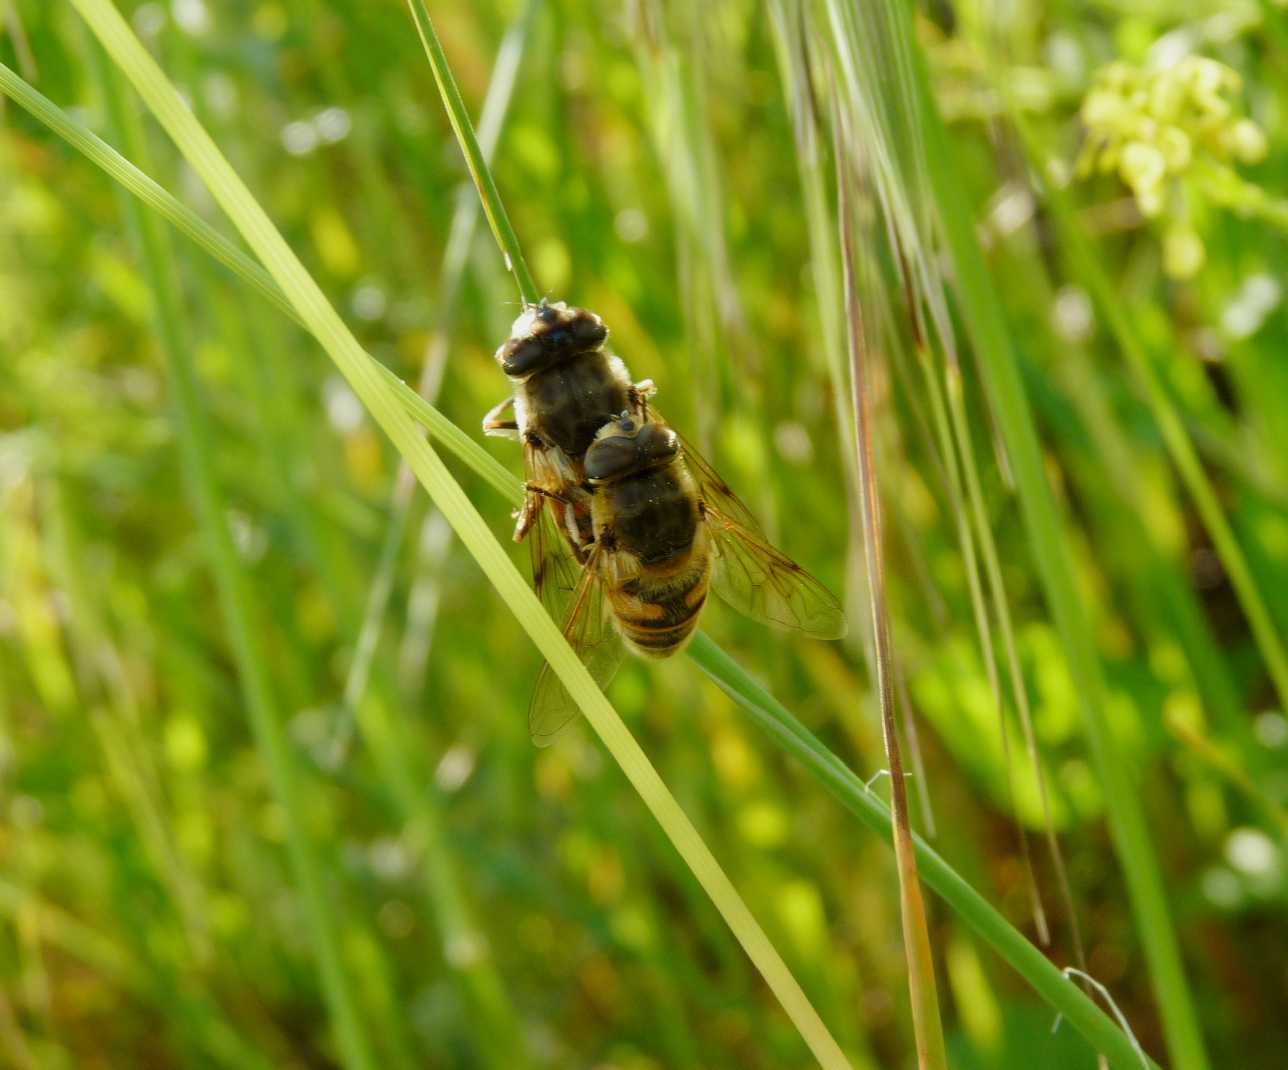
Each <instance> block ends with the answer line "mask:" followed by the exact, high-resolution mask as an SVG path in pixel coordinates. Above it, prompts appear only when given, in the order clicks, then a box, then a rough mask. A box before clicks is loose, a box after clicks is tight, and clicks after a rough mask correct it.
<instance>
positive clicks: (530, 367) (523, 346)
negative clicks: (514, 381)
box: [496, 338, 545, 376]
mask: <svg viewBox="0 0 1288 1070" xmlns="http://www.w3.org/2000/svg"><path fill="white" fill-rule="evenodd" d="M544 358H545V349H544V348H543V347H542V345H541V343H540V342H538V341H537V340H536V339H535V338H521V339H511V340H510V341H509V342H506V343H505V345H503V346H502V347H501V348H500V349H498V350H497V351H496V362H497V363H498V364H500V365H501V370H502V371H503V372H505V374H506V375H510V376H520V375H529V374H531V373H532V372H534V371H536V370H537V369H538V368H539V367H540V366H541V364H542V362H543V360H544Z"/></svg>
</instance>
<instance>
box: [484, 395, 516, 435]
mask: <svg viewBox="0 0 1288 1070" xmlns="http://www.w3.org/2000/svg"><path fill="white" fill-rule="evenodd" d="M513 411H514V395H513V394H512V395H510V397H508V398H506V399H505V400H504V401H502V402H500V403H498V404H496V405H494V406H493V407H492V408H491V410H489V412H488V414H487V415H486V416H484V417H483V434H485V435H495V436H498V437H500V438H518V437H519V422H518V421H517V420H516V419H515V418H514V417H513V416H509V417H507V416H506V415H505V414H506V413H507V412H511V413H512V412H513Z"/></svg>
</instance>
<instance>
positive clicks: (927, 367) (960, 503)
mask: <svg viewBox="0 0 1288 1070" xmlns="http://www.w3.org/2000/svg"><path fill="white" fill-rule="evenodd" d="M917 351H918V357H919V363H920V365H921V369H922V375H923V377H924V379H925V382H926V388H927V389H926V392H927V393H928V394H929V395H930V402H931V412H932V413H933V416H934V424H935V434H936V437H937V439H938V444H939V449H940V452H941V453H942V454H943V458H944V467H945V469H946V472H945V479H946V486H947V490H948V495H949V500H950V503H951V505H952V509H953V513H954V515H955V516H956V520H957V541H958V544H959V545H960V546H961V549H962V561H963V563H964V564H965V566H966V582H967V586H968V587H969V589H970V600H971V608H972V611H973V613H974V616H975V631H976V633H977V634H978V635H979V642H980V653H981V655H982V657H983V661H984V671H985V674H986V676H987V677H988V686H989V694H991V695H992V696H993V703H994V705H996V707H997V723H998V734H999V736H1000V739H1001V744H1002V765H1003V768H1004V771H1005V779H1006V794H1007V802H1008V803H1009V804H1010V808H1011V812H1012V813H1013V814H1014V816H1015V830H1016V835H1017V838H1018V839H1019V842H1020V856H1021V859H1022V861H1023V864H1024V873H1025V879H1026V881H1027V883H1028V885H1029V899H1030V906H1031V908H1032V911H1033V924H1034V927H1035V928H1036V930H1037V934H1038V941H1039V942H1040V943H1041V944H1042V946H1043V947H1046V946H1047V945H1049V944H1050V943H1051V933H1050V929H1049V927H1048V926H1047V918H1046V910H1045V909H1044V907H1043V904H1042V896H1041V894H1040V893H1039V890H1038V883H1037V874H1036V873H1035V872H1034V870H1033V853H1032V851H1031V850H1030V849H1029V840H1028V834H1027V833H1026V832H1025V829H1024V824H1023V822H1022V821H1021V820H1020V815H1019V811H1018V809H1017V807H1016V803H1015V781H1014V777H1013V776H1012V773H1011V742H1010V730H1009V728H1008V726H1007V723H1006V703H1005V700H1004V699H1003V697H1002V684H1001V680H1000V679H999V678H998V671H997V658H996V655H995V653H994V649H993V633H992V627H991V625H990V623H989V619H988V602H987V601H986V600H985V597H984V588H983V581H982V580H981V578H980V567H979V554H978V553H977V552H976V549H975V543H976V539H975V537H974V536H972V534H971V529H970V520H969V514H968V512H967V507H966V503H965V501H964V500H963V498H964V495H965V488H964V487H963V486H962V482H963V480H962V474H961V465H959V457H958V453H959V450H958V448H957V447H956V446H955V445H954V443H953V438H952V431H951V430H950V422H949V418H948V406H947V405H946V404H945V402H944V396H943V395H944V391H943V388H942V387H941V386H940V383H939V377H938V376H937V375H936V373H935V369H934V368H933V367H932V365H931V362H930V353H929V351H928V350H927V348H926V345H925V340H924V338H920V337H919V339H918V344H917ZM948 367H950V368H951V367H955V366H954V365H951V364H949V365H948ZM961 460H962V462H963V463H964V462H965V458H961ZM1012 671H1014V670H1012ZM1079 965H1082V963H1081V962H1079Z"/></svg>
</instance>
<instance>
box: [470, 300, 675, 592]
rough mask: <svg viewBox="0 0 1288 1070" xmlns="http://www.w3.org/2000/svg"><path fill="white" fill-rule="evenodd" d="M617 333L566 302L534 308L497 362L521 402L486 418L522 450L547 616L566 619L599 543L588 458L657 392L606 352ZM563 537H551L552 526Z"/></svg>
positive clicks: (528, 529) (525, 531)
mask: <svg viewBox="0 0 1288 1070" xmlns="http://www.w3.org/2000/svg"><path fill="white" fill-rule="evenodd" d="M607 338H608V328H607V327H605V326H604V321H603V320H602V319H600V318H599V317H598V316H597V315H595V313H593V312H590V311H588V310H587V309H583V308H569V307H568V305H566V304H565V303H564V302H562V301H559V302H556V303H555V304H549V303H547V302H546V301H542V302H540V303H539V304H533V305H528V306H527V307H526V308H524V310H523V312H522V313H521V314H520V315H519V317H518V318H517V319H516V320H515V321H514V325H513V326H512V327H511V330H510V337H509V339H507V340H506V342H505V343H504V344H502V345H501V347H500V348H499V349H498V350H497V351H496V361H497V363H498V364H499V365H500V366H501V370H502V371H503V372H505V374H506V375H507V376H508V377H509V379H510V381H511V382H512V383H513V384H514V393H513V394H512V395H511V396H510V397H508V398H506V399H505V400H504V401H502V402H501V403H500V404H499V405H497V406H496V407H495V408H494V409H492V411H491V412H489V413H488V414H487V415H486V416H485V417H484V418H483V431H484V433H486V434H489V435H501V436H505V437H510V438H517V439H518V440H519V441H521V442H522V443H523V463H524V472H525V476H526V483H525V487H526V490H527V494H526V497H525V500H524V504H523V507H522V508H521V509H520V510H519V511H518V513H517V514H516V516H517V523H516V524H515V528H514V538H515V541H516V542H519V541H522V540H523V539H524V538H527V537H528V536H529V535H531V538H530V539H529V540H528V541H529V545H530V546H531V553H532V579H533V585H534V586H535V587H536V589H537V593H538V595H540V596H541V599H542V601H543V602H545V604H546V606H547V608H548V609H549V610H550V611H551V613H553V614H556V615H557V614H558V613H559V612H561V611H562V603H563V602H564V601H565V600H566V598H567V596H568V595H569V594H571V591H572V588H573V586H574V585H575V572H576V569H575V566H574V564H573V561H572V559H571V558H570V557H569V554H568V553H564V552H562V544H566V545H567V547H568V549H569V552H570V553H571V556H572V557H573V558H575V559H576V561H577V562H579V563H580V562H584V561H585V558H586V547H587V546H588V544H589V543H590V541H591V540H592V538H593V533H592V524H591V515H590V488H589V487H588V485H587V483H586V474H585V455H586V450H587V449H589V447H590V445H591V443H592V442H593V441H594V440H595V435H596V434H597V433H598V432H599V430H600V428H602V427H603V426H604V424H605V423H607V422H609V421H611V420H612V419H614V418H615V417H616V416H617V414H619V413H622V412H627V413H630V414H632V416H633V417H635V418H639V419H642V418H643V415H644V412H645V409H646V405H647V399H648V397H649V396H650V395H651V394H652V393H653V384H652V383H651V382H649V381H648V380H645V381H644V382H640V383H632V382H631V377H630V374H629V373H628V372H627V370H626V365H624V364H623V363H622V361H621V359H620V358H618V357H616V356H615V355H613V354H612V353H610V352H608V350H607V349H605V348H604V343H605V341H606V340H607ZM547 517H548V518H549V520H550V521H552V522H553V525H554V527H555V528H556V529H557V531H558V535H559V536H561V538H560V537H552V533H551V532H549V531H548V530H547V528H546V523H545V518H547Z"/></svg>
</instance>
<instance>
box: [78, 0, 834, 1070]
mask: <svg viewBox="0 0 1288 1070" xmlns="http://www.w3.org/2000/svg"><path fill="white" fill-rule="evenodd" d="M73 3H74V5H75V7H76V9H77V10H78V11H79V12H80V13H81V14H82V16H83V17H84V18H85V19H86V21H87V22H88V23H89V24H90V26H91V28H92V29H93V30H94V32H95V34H96V35H97V36H98V38H99V40H100V41H101V42H102V43H103V45H104V47H105V48H106V49H107V51H108V53H109V54H110V55H111V56H112V58H113V59H114V60H115V61H116V63H117V65H118V66H119V67H120V68H121V69H122V70H123V71H124V72H125V74H126V75H127V77H129V78H130V80H131V82H132V83H133V84H134V86H135V88H136V90H138V92H139V94H140V96H142V97H143V99H144V101H145V102H146V103H147V105H148V107H149V108H150V109H151V110H152V112H153V114H154V115H155V116H156V118H157V120H158V121H159V122H160V123H161V125H162V126H163V127H164V128H165V129H166V131H167V133H169V134H170V136H171V137H172V138H173V140H174V141H175V143H176V145H177V146H178V147H179V149H180V151H181V152H182V153H183V154H184V156H185V157H186V158H187V160H188V162H189V163H190V164H191V165H192V167H193V169H194V170H195V171H196V172H197V174H198V175H199V176H200V177H201V178H202V180H203V181H204V182H205V183H206V185H207V187H208V188H209V189H210V192H211V194H212V195H213V196H214V197H215V199H216V200H217V201H218V202H219V203H220V205H221V207H223V209H224V211H225V212H226V213H227V215H228V216H229V218H230V219H231V220H232V222H233V224H234V225H235V226H236V227H237V228H238V230H239V231H240V232H241V233H242V236H243V237H244V238H245V239H246V241H247V244H249V245H250V247H251V248H252V249H253V250H254V251H255V252H256V254H257V255H259V257H260V259H261V261H262V262H263V263H264V264H265V266H266V267H267V268H268V270H269V272H270V274H272V275H273V277H274V279H275V280H276V281H277V283H278V285H279V286H280V287H281V289H282V291H283V292H284V293H286V294H287V296H288V297H289V298H290V300H291V303H292V304H293V305H294V306H295V308H296V311H297V312H298V313H299V316H300V319H301V320H302V321H303V322H304V323H305V324H306V326H307V327H308V328H309V330H310V331H311V333H312V334H313V335H314V337H315V338H317V340H318V342H319V343H320V344H321V345H322V347H323V348H324V349H325V350H326V351H327V353H328V355H330V357H331V358H332V360H334V361H335V363H336V366H337V367H338V368H339V370H340V371H341V373H342V374H343V375H344V376H345V378H346V379H347V380H348V382H349V385H350V386H351V387H352V389H353V390H354V392H355V393H356V394H357V395H358V397H359V399H360V400H361V401H362V402H363V404H364V405H365V406H366V408H367V411H368V412H370V413H371V415H372V417H373V418H374V419H375V420H376V422H377V423H378V424H379V425H380V426H381V428H382V429H383V430H384V431H385V433H386V434H387V435H388V436H389V438H390V439H391V440H392V441H393V443H394V446H395V447H396V448H397V449H398V451H399V452H400V453H401V454H402V455H403V457H405V458H406V459H407V462H408V464H409V465H410V466H411V468H412V471H413V472H415V474H416V477H417V478H418V479H419V480H420V482H421V484H422V485H423V486H424V487H425V489H426V490H427V491H428V492H429V494H430V496H431V498H433V500H434V501H435V503H436V504H437V505H438V507H439V508H440V509H441V510H442V512H443V514H444V516H445V517H447V519H448V522H449V523H450V524H451V525H452V527H453V529H454V530H455V532H456V534H457V536H458V537H459V538H460V540H461V542H462V543H463V544H464V545H465V546H466V548H467V549H468V550H469V551H470V553H471V554H472V555H473V557H474V558H475V560H476V561H477V562H478V564H479V566H480V567H481V568H482V570H483V572H484V574H485V575H486V576H487V578H488V580H489V581H490V582H491V584H492V586H493V587H494V588H495V589H496V591H497V593H498V594H499V595H500V596H501V598H502V600H503V601H504V602H505V603H506V605H507V606H508V607H509V608H510V609H511V611H512V612H513V613H514V614H515V616H516V618H517V619H518V620H519V623H520V624H521V625H522V626H523V628H524V630H525V631H527V632H528V635H529V636H530V638H531V639H532V641H533V642H534V643H535V644H536V646H537V648H538V649H539V650H540V651H541V653H542V654H543V655H544V656H545V658H546V660H547V661H548V662H549V663H550V666H551V668H552V670H553V671H554V672H556V673H557V674H558V676H559V678H560V680H561V681H562V682H563V683H564V685H565V687H567V689H568V691H569V693H570V694H571V695H572V696H573V697H574V699H575V700H576V701H577V703H578V705H579V706H580V707H581V709H582V711H583V712H584V713H585V715H586V718H587V720H588V721H589V722H590V725H591V727H592V728H593V729H594V731H595V732H596V734H597V735H598V736H599V737H600V739H601V740H602V741H603V743H604V745H605V747H606V748H607V749H608V751H609V752H610V754H612V756H613V758H614V759H615V760H616V761H617V763H618V764H619V765H620V766H621V767H622V771H623V772H624V773H625V774H626V776H627V778H628V779H629V780H630V781H631V783H632V785H633V786H634V787H635V790H636V791H637V792H638V793H639V794H640V797H641V798H642V799H643V800H644V802H645V804H646V805H647V806H648V808H649V810H650V811H651V812H652V813H653V815H654V817H655V818H656V819H657V821H658V823H659V824H660V825H661V826H662V828H663V829H664V831H665V832H666V833H667V836H668V838H669V839H670V840H671V842H672V844H673V845H674V846H675V848H676V849H677V851H679V853H680V855H681V856H682V857H683V858H684V860H685V862H686V864H687V865H688V866H689V867H690V869H691V870H692V871H693V873H694V876H695V877H697V879H698V881H699V883H701V885H702V887H703V889H704V890H705V891H706V893H707V895H708V896H709V897H710V898H711V901H712V902H713V904H714V905H715V906H716V908H717V909H718V910H719V911H720V913H721V914H722V916H723V917H724V918H725V921H726V922H727V923H728V924H729V926H730V928H731V929H732V930H733V932H734V934H735V935H736V936H737V938H738V940H739V942H740V943H741V944H742V946H743V948H744V949H745V950H746V952H747V954H748V955H749V957H750V958H751V959H752V961H753V962H754V963H755V964H756V967H757V968H758V969H759V970H760V972H761V974H762V976H764V978H765V980H766V982H767V983H768V984H769V986H770V988H771V989H772V990H773V992H774V994H775V995H776V996H777V997H778V999H779V1002H780V1003H781V1004H782V1006H783V1008H784V1010H786V1012H787V1013H788V1015H789V1016H790V1017H791V1019H792V1021H793V1022H794V1023H795V1025H796V1026H797V1028H798V1029H799V1030H800V1032H801V1035H802V1037H803V1039H804V1040H805V1041H806V1043H807V1044H808V1045H809V1047H810V1049H811V1051H813V1053H814V1055H815V1057H816V1058H817V1059H818V1060H819V1062H820V1063H821V1064H822V1065H824V1066H828V1067H844V1066H847V1065H848V1063H847V1061H846V1059H845V1056H844V1055H843V1054H842V1052H841V1049H840V1048H839V1046H838V1045H837V1044H836V1041H835V1040H834V1039H833V1038H832V1036H831V1034H830V1033H829V1032H828V1030H827V1027H826V1026H825V1025H824V1024H823V1022H822V1019H820V1018H819V1017H818V1014H817V1012H816V1011H815V1010H814V1008H813V1006H812V1005H811V1004H810V1002H809V1000H808V998H807V997H806V996H805V993H804V992H803V991H802V990H801V988H800V986H799V984H797V982H796V980H795V978H794V977H793V976H792V975H791V972H790V971H789V970H788V968H787V965H786V963H784V962H783V960H782V958H781V957H780V956H779V954H778V952H777V950H776V949H775V948H774V946H773V944H772V943H770V941H769V938H768V936H766V934H765V932H764V930H763V929H762V928H761V927H760V925H759V924H758V923H757V922H756V920H755V919H754V918H753V917H752V915H751V912H750V910H749V909H748V908H747V905H746V904H745V903H744V902H743V900H742V897H741V896H740V895H739V894H738V891H737V890H736V889H735V888H734V886H733V884H732V882H731V881H730V880H729V878H728V876H727V875H726V874H725V873H724V871H723V869H721V867H720V865H719V863H718V862H717V861H716V859H715V856H714V855H713V854H712V853H711V851H710V849H709V848H708V847H707V845H706V843H705V842H704V841H703V840H702V838H701V836H700V835H699V833H698V831H697V829H696V828H694V826H693V824H692V822H690V821H689V819H688V817H687V816H686V815H685V813H684V811H683V810H682V809H681V808H680V806H679V803H677V802H676V800H675V798H674V796H673V795H671V793H670V791H669V790H668V789H667V788H666V786H665V784H663V782H662V780H661V778H660V777H659V776H658V774H657V772H656V770H655V769H654V768H653V766H652V764H651V763H650V762H649V760H648V758H647V757H646V756H645V754H644V752H643V751H642V750H641V749H640V747H639V744H638V743H636V742H635V739H634V737H632V736H631V734H630V732H629V731H628V730H627V728H626V726H625V725H624V724H623V723H622V720H621V718H620V717H619V716H618V715H617V712H616V711H615V710H614V709H613V708H612V706H611V705H610V704H609V703H608V700H607V699H605V698H604V695H603V693H602V692H601V691H600V690H599V688H598V687H597V686H596V685H595V683H594V681H593V680H592V679H591V676H590V674H589V673H588V672H587V670H586V668H585V666H584V665H582V663H581V661H580V660H579V659H578V658H577V656H576V654H575V653H574V652H573V650H572V648H571V647H569V646H568V644H567V642H566V641H565V640H564V638H563V636H562V635H561V634H560V633H559V630H558V628H556V626H555V624H554V622H553V621H552V620H551V619H550V617H549V615H548V614H547V613H546V612H545V610H544V609H543V608H542V606H541V603H540V602H539V601H538V600H537V597H536V595H535V594H534V593H533V592H532V591H531V589H530V588H529V587H528V585H527V583H526V581H525V580H524V579H523V577H522V576H521V575H520V573H519V571H518V569H516V568H515V566H514V564H513V562H512V561H511V560H510V558H509V556H508V555H507V553H506V551H505V549H504V548H503V547H502V546H501V544H500V543H499V542H497V540H496V539H495V538H494V537H493V535H492V533H491V531H490V530H489V528H488V525H487V522H486V521H485V520H484V519H483V517H482V516H481V515H480V514H479V512H478V510H477V509H476V508H475V507H474V505H473V503H472V502H470V500H469V498H468V497H466V495H465V492H464V490H463V489H462V488H461V486H460V484H459V483H457V482H456V480H455V479H453V478H452V476H451V474H450V473H449V472H448V470H447V468H446V467H445V466H444V464H443V462H442V460H441V459H440V458H439V456H438V455H437V454H436V453H435V452H434V451H433V449H432V448H431V447H430V445H429V443H428V442H426V441H425V440H424V439H423V438H422V437H421V436H420V434H419V432H418V431H417V429H416V426H415V424H414V423H413V422H412V420H411V418H410V417H409V416H408V415H407V413H406V412H405V411H404V409H403V407H402V404H401V403H400V401H399V399H398V396H397V394H396V393H395V392H394V391H392V390H390V389H389V385H388V383H387V381H386V380H384V379H383V378H382V377H381V376H380V375H379V373H378V372H377V371H375V369H374V368H373V367H372V364H371V361H370V360H369V359H368V357H367V355H366V353H365V352H364V351H363V349H362V347H361V346H360V345H359V344H358V342H357V340H356V339H355V338H354V337H353V335H352V334H351V333H350V331H349V329H348V328H347V327H346V326H345V325H344V322H343V321H342V320H341V319H340V317H339V316H338V315H337V313H336V312H335V310H334V309H333V308H332V307H331V305H330V304H329V303H328V301H327V300H326V297H325V295H324V294H323V293H322V291H321V289H320V288H319V287H318V285H317V283H316V282H314V280H313V279H312V277H311V276H310V275H309V274H308V272H307V271H306V269H305V268H304V265H303V264H301V263H300V261H299V260H298V258H297V257H296V256H295V254H294V253H293V252H292V251H291V249H290V247H289V246H288V245H287V244H286V242H285V240H284V239H283V238H282V236H281V235H280V234H279V233H278V232H277V230H276V228H275V227H274V226H273V224H272V222H271V221H270V220H269V218H268V216H267V215H266V214H265V212H264V210H263V209H262V208H261V207H260V206H259V204H258V203H257V202H256V201H255V199H254V197H253V196H252V195H251V193H250V191H249V190H248V189H247V188H246V186H245V184H244V183H243V182H242V181H241V179H240V178H239V177H238V176H237V175H236V173H235V172H234V171H233V169H232V167H231V166H230V165H229V163H228V161H227V160H226V159H224V157H223V155H222V154H221V153H220V152H219V150H218V148H217V147H216V146H215V144H214V142H213V141H211V139H210V137H209V135H208V134H207V133H206V132H205V130H204V129H203V128H202V127H201V125H200V124H199V123H198V122H197V120H196V118H195V117H194V116H193V114H192V112H191V111H190V110H189V109H188V107H187V106H186V105H185V104H184V102H183V100H182V99H181V98H180V97H179V95H178V93H177V92H176V91H175V89H174V87H173V86H172V85H171V84H170V82H169V81H168V79H167V78H166V77H165V75H164V73H163V72H162V71H161V69H160V68H159V67H158V66H157V65H156V63H155V62H154V61H153V60H152V58H151V57H150V56H149V55H148V54H147V52H146V51H145V50H144V49H143V47H142V46H141V45H140V44H139V42H138V40H137V39H136V38H135V37H134V35H133V33H132V32H131V31H130V29H129V27H128V26H127V24H126V23H125V21H124V20H123V19H122V18H121V16H120V14H119V13H118V12H117V11H116V9H115V8H114V7H112V5H111V4H110V3H109V2H108V0H73ZM512 263H513V262H512Z"/></svg>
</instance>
